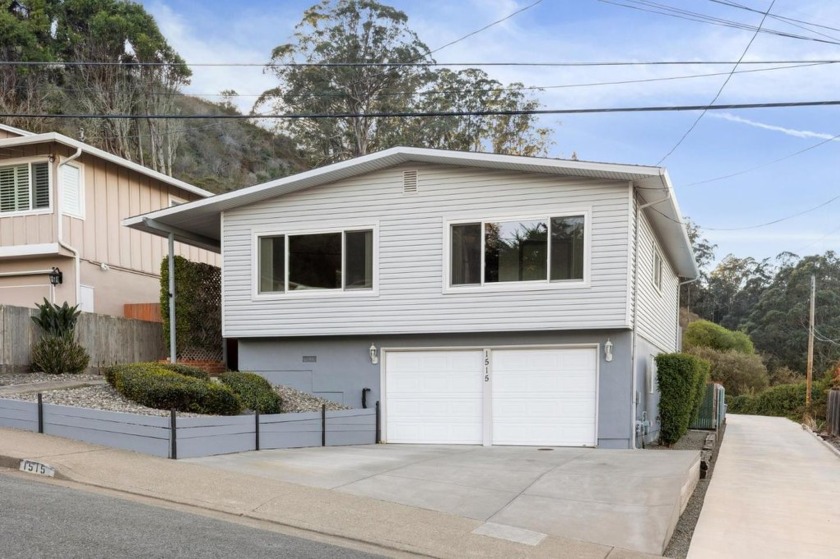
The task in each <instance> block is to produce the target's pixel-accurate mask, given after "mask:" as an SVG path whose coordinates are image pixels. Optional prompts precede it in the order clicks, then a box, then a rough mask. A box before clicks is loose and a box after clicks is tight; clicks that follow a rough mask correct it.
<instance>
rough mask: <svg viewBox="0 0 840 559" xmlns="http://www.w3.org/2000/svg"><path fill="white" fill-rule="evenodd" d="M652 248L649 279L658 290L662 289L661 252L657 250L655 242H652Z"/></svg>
mask: <svg viewBox="0 0 840 559" xmlns="http://www.w3.org/2000/svg"><path fill="white" fill-rule="evenodd" d="M652 248H653V274H652V276H651V281H652V282H653V286H654V287H655V288H656V289H657V290H658V291H662V254H661V253H660V252H659V248H657V246H656V243H652Z"/></svg>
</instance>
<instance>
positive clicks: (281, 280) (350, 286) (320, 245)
mask: <svg viewBox="0 0 840 559" xmlns="http://www.w3.org/2000/svg"><path fill="white" fill-rule="evenodd" d="M257 244H258V246H259V249H258V250H259V262H258V267H259V292H260V293H284V292H291V291H307V290H338V291H340V290H345V291H356V290H365V289H373V231H372V230H370V229H365V230H359V231H341V232H331V233H312V234H289V235H272V236H265V237H259V239H258V243H257Z"/></svg>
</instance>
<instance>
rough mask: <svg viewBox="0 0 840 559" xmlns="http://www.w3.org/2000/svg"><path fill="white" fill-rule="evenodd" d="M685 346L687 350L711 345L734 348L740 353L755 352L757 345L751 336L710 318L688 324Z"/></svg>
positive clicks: (727, 348)
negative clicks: (709, 319) (754, 344)
mask: <svg viewBox="0 0 840 559" xmlns="http://www.w3.org/2000/svg"><path fill="white" fill-rule="evenodd" d="M683 346H684V348H685V349H686V350H688V349H691V348H695V347H710V348H712V349H716V350H718V351H728V350H730V349H733V350H735V351H737V352H739V353H747V354H753V353H755V347H754V346H753V343H752V340H750V337H749V336H747V335H746V334H744V333H743V332H736V331H733V330H729V329H727V328H724V327H723V326H720V325H719V324H715V323H714V322H709V321H708V320H697V321H695V322H692V323H691V324H689V325H688V327H687V328H686V329H685V334H683Z"/></svg>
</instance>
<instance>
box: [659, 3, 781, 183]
mask: <svg viewBox="0 0 840 559" xmlns="http://www.w3.org/2000/svg"><path fill="white" fill-rule="evenodd" d="M775 3H776V0H773V1H772V2H770V7H769V8H767V11H766V12H764V16H763V17H762V18H761V23H759V24H758V28H757V29H756V31H755V33H754V34H753V36H752V38H751V39H750V42H749V43H747V46H746V47H745V48H744V52H742V53H741V56H740V58H738V62H736V63H735V66H733V67H732V70H730V71H729V75H727V76H726V79H725V80H724V81H723V83H722V84H721V86H720V89H718V92H717V93H716V94H715V98H714V99H712V101H711V103H709V105H714V104H715V102H716V101H717V100H718V98H719V97H720V94H721V93H723V90H724V88H725V87H726V84H728V83H729V80H731V79H732V76H733V75H734V74H735V70H737V69H738V65H739V64H741V61H742V60H744V57H745V56H746V55H747V51H749V50H750V47H751V46H752V44H753V41H755V38H756V37H758V32H759V30H761V26H762V25H764V20H765V19H767V15H768V14H769V13H770V10H772V9H773V5H774V4H775ZM706 111H707V109H706V110H703V112H701V113H700V114H699V115H698V116H697V119H696V120H695V121H694V122H693V123H692V124H691V126H690V127H689V128H688V130H686V131H685V134H683V135H682V137H681V138H680V139H679V140H678V141H677V143H676V144H674V147H672V148H671V150H670V151H669V152H668V153H666V154H665V155H664V156H663V157H662V159H660V160H659V161H657V162H656V165H657V166H659V165H660V164H661V163H662V162H663V161H665V160H666V159H668V157H670V156H671V154H672V153H674V151H676V149H677V148H678V147H680V145H682V143H683V142H684V141H685V139H686V138H688V136H689V134H691V133H692V132H693V131H694V129H695V128H696V127H697V125H698V124H699V123H700V121H701V120H702V119H703V117H704V116H706Z"/></svg>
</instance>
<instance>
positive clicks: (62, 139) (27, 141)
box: [0, 125, 213, 198]
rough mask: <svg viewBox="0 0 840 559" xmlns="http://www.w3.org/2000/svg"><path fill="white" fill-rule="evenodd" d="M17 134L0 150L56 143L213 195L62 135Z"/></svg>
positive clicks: (196, 192)
mask: <svg viewBox="0 0 840 559" xmlns="http://www.w3.org/2000/svg"><path fill="white" fill-rule="evenodd" d="M0 126H4V125H0ZM5 128H11V127H4V129H5ZM13 130H17V129H13ZM18 132H23V135H22V136H20V137H17V138H4V139H0V149H2V148H5V147H20V146H31V145H37V144H44V143H50V142H55V143H58V144H62V145H65V146H68V147H71V148H73V149H77V150H78V149H81V150H82V153H86V154H88V155H93V156H95V157H98V158H100V159H104V160H105V161H108V162H110V163H114V164H115V165H120V166H122V167H125V168H126V169H130V170H132V171H135V172H137V173H140V174H141V175H146V176H147V177H151V178H153V179H156V180H159V181H161V182H163V183H166V184H168V185H171V186H174V187H176V188H180V189H181V190H185V191H187V192H191V193H193V194H197V195H198V196H201V197H203V198H206V197H208V196H212V195H213V193H212V192H210V191H208V190H204V189H203V188H199V187H197V186H193V185H191V184H189V183H186V182H184V181H180V180H178V179H175V178H172V177H170V176H169V175H164V174H163V173H159V172H157V171H153V170H152V169H149V168H148V167H144V166H143V165H140V164H138V163H134V162H132V161H129V160H128V159H123V158H122V157H118V156H116V155H113V154H111V153H108V152H107V151H104V150H101V149H99V148H95V147H93V146H91V145H89V144H86V143H84V142H80V141H78V140H74V139H73V138H69V137H67V136H65V135H63V134H59V133H57V132H49V133H46V134H32V133H31V132H25V131H23V130H19V131H18Z"/></svg>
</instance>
